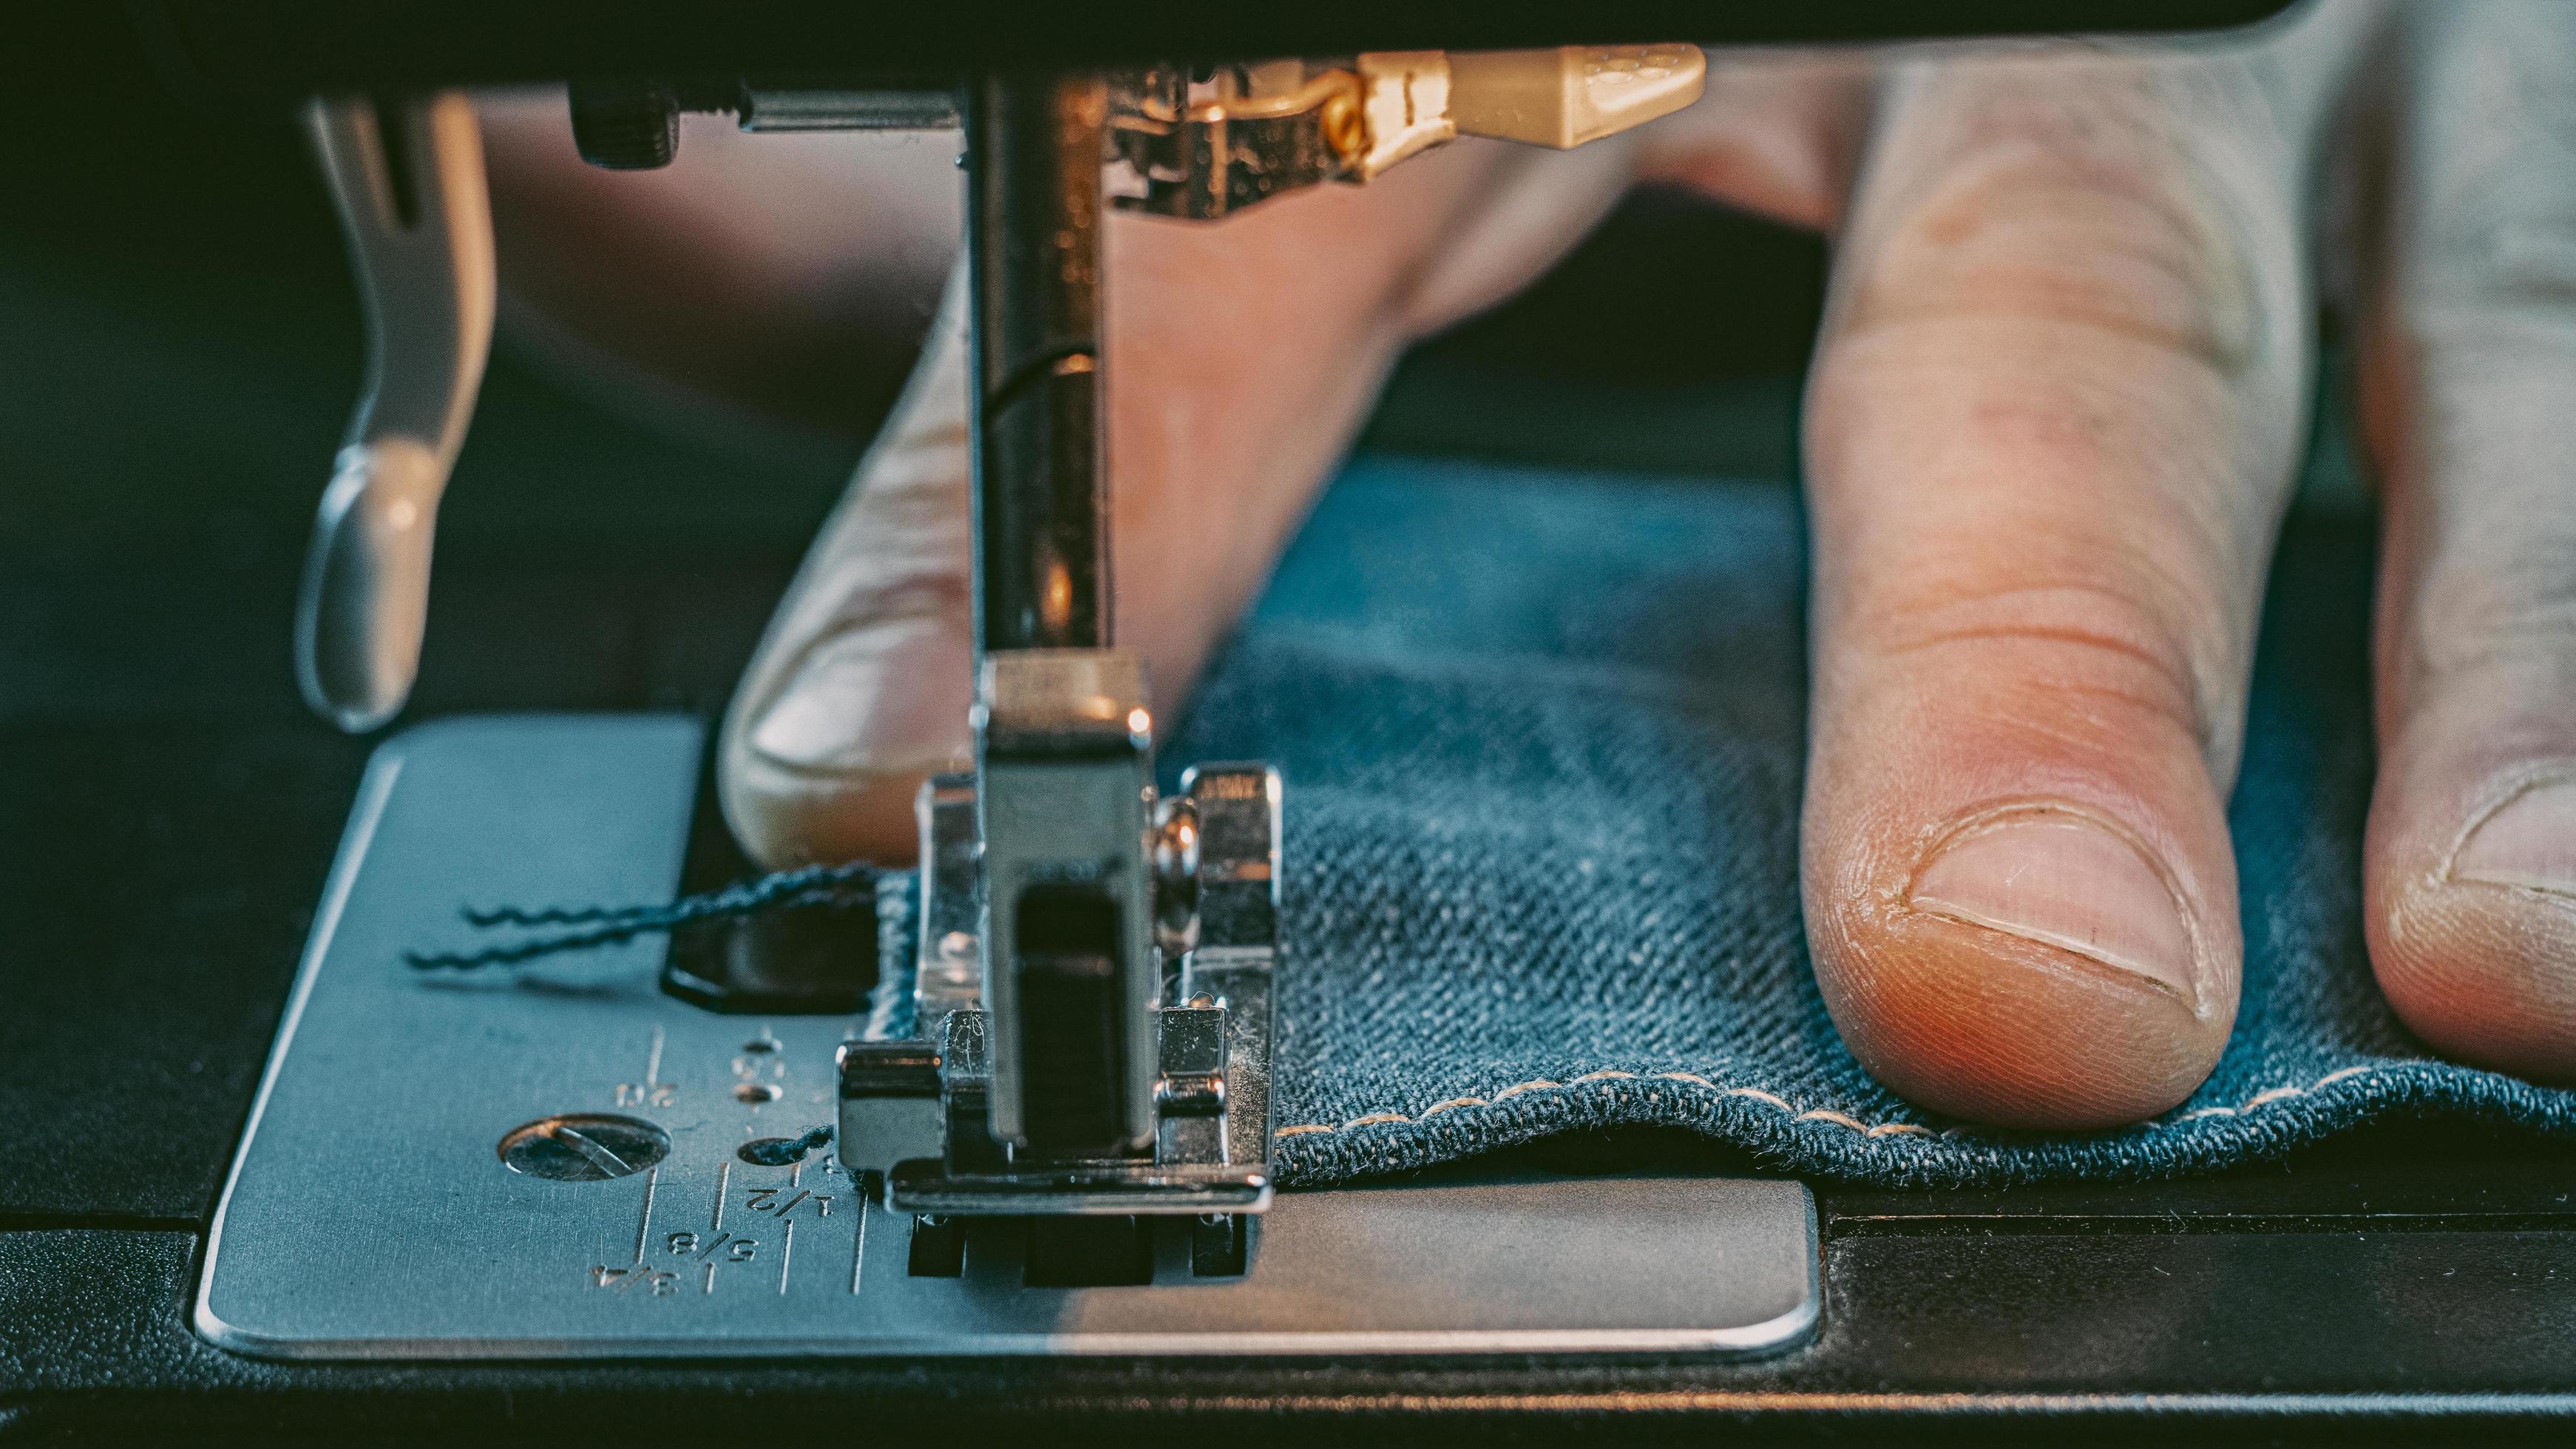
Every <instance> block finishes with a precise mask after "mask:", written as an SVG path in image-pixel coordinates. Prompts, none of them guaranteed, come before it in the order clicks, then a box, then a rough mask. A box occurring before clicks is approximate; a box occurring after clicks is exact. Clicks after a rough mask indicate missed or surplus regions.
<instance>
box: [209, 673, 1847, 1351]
mask: <svg viewBox="0 0 2576 1449" xmlns="http://www.w3.org/2000/svg"><path fill="white" fill-rule="evenodd" d="M702 743H703V742H702V739H701V735H700V730H699V728H698V726H697V724H696V723H695V722H694V721H692V720H688V719H681V718H670V717H651V716H624V717H609V716H600V717H587V718H584V717H532V716H531V717H508V718H478V719H457V720H450V721H446V722H442V723H437V724H432V725H427V726H423V727H421V728H417V729H414V730H412V731H410V732H409V733H407V734H405V735H403V736H401V737H399V738H397V739H395V740H393V741H392V742H390V743H388V744H387V745H385V746H384V747H383V748H382V749H381V750H380V751H379V752H378V753H377V756H376V759H375V761H374V763H373V765H372V767H371V768H370V770H369V771H368V774H367V778H366V782H365V784H364V785H363V787H362V788H361V790H360V793H359V799H358V804H357V808H356V811H355V812H354V814H353V816H352V819H351V821H350V825H349V830H348V834H347V837H346V838H345V839H344V841H343V842H342V845H341V851H340V857H339V860H338V862H337V863H336V864H335V866H334V868H333V871H332V876H331V880H330V884H329V886H328V888H327V890H326V892H325V895H324V898H323V902H322V908H321V910H320V912H319V913H318V915H317V917H316V920H315V924H314V930H313V937H312V941H311V944H310V946H309V948H308V950H307V954H306V958H305V961H304V965H303V969H302V972H301V973H300V974H299V976H298V977H297V980H296V986H295V991H294V994H293V996H292V998H291V1000H290V1002H289V1005H288V1009H287V1013H286V1018H285V1022H284V1024H283V1025H282V1026H281V1028H280V1030H279V1034H278V1040H277V1045H276V1048H275V1050H274V1051H273V1053H272V1054H271V1058H270V1061H269V1068H268V1075H267V1077H266V1079H265V1080H264V1081H263V1082H262V1084H261V1088H260V1093H259V1098H258V1102H257V1104H256V1106H255V1107H254V1109H253V1113H252V1120H251V1125H250V1130H249V1133H248V1136H247V1137H246V1139H245V1141H244V1143H243V1146H242V1150H241V1153H240V1156H239V1158H238V1159H237V1160H236V1161H235V1163H234V1166H233V1173H232V1177H231V1180H230V1181H229V1182H228V1183H227V1185H226V1187H225V1191H224V1197H223V1201H222V1203H221V1205H220V1206H219V1208H218V1210H217V1213H216V1217H215V1229H214V1235H213V1241H212V1243H211V1244H210V1246H209V1250H208V1253H207V1262H206V1269H205V1275H204V1278H203V1281H202V1282H201V1284H200V1285H199V1291H198V1300H197V1305H196V1323H197V1327H198V1330H199V1331H200V1332H201V1333H203V1334H204V1335H205V1336H206V1337H207V1338H209V1339H211V1340H212V1341H214V1342H215V1343H217V1344H220V1345H222V1346H224V1347H226V1348H230V1349H234V1350H237V1351H240V1352H244V1353H251V1354H258V1355H262V1356H268V1357H281V1358H319V1359H360V1358H373V1359H407V1358H513V1359H565V1358H589V1357H607V1356H618V1357H633V1356H704V1357H725V1358H736V1359H739V1358H757V1357H774V1356H791V1355H803V1356H814V1355H924V1354H1103V1353H1174V1354H1200V1353H1222V1354H1247V1353H1316V1352H1338V1353H1349V1352H1363V1353H1415V1352H1433V1353H1474V1352H1488V1351H1503V1352H1514V1353H1529V1352H1542V1353H1545V1352H1563V1353H1581V1352H1604V1351H1613V1352H1639V1351H1664V1352H1695V1353H1703V1354H1720V1355H1748V1354H1757V1353H1763V1352H1769V1351H1776V1350H1779V1349H1782V1348H1785V1347H1789V1346H1792V1345H1794V1344H1796V1343H1798V1342H1801V1341H1803V1340H1804V1339H1805V1338H1806V1337H1807V1336H1808V1335H1809V1334H1810V1333H1811V1332H1812V1330H1813V1327H1814V1324H1815V1321H1816V1315H1817V1305H1818V1298H1819V1294H1818V1288H1817V1282H1816V1264H1817V1245H1816V1237H1815V1222H1814V1208H1813V1204H1812V1202H1811V1200H1810V1199H1809V1197H1808V1195H1807V1192H1806V1189H1805V1188H1804V1187H1803V1186H1801V1185H1799V1184H1797V1183H1792V1182H1774V1181H1754V1180H1744V1179H1729V1178H1704V1177H1703V1178H1687V1177H1685V1178H1665V1179H1648V1178H1609V1179H1600V1178H1584V1179H1549V1180H1546V1181H1536V1182H1481V1183H1466V1184H1459V1185H1443V1186H1401V1187H1387V1188H1374V1189H1359V1190H1345V1191H1334V1192H1319V1193H1284V1194H1282V1195H1281V1196H1280V1197H1279V1198H1278V1200H1277V1203H1276V1206H1275V1207H1274V1208H1273V1210H1272V1211H1271V1213H1270V1214H1269V1216H1268V1218H1267V1220H1266V1221H1265V1223H1264V1225H1263V1227H1262V1230H1261V1232H1260V1233H1259V1235H1258V1237H1257V1238H1256V1240H1255V1243H1254V1248H1253V1252H1252V1256H1251V1265H1250V1269H1249V1271H1248V1272H1246V1273H1245V1274H1243V1275H1242V1276H1240V1277H1233V1278H1194V1277H1192V1276H1191V1274H1190V1271H1189V1265H1188V1262H1187V1260H1186V1257H1184V1258H1183V1259H1182V1260H1181V1261H1180V1262H1179V1263H1178V1264H1177V1265H1175V1264H1173V1263H1170V1262H1165V1263H1163V1264H1161V1265H1159V1266H1158V1267H1157V1269H1156V1271H1155V1274H1154V1280H1153V1282H1152V1283H1151V1284H1148V1285H1144V1286H1130V1287H1105V1288H1037V1287H1026V1286H1023V1284H1022V1279H1021V1274H1020V1272H1019V1265H1018V1264H1017V1263H1015V1262H1013V1261H1011V1260H1010V1257H1009V1254H1008V1253H999V1254H986V1255H981V1256H978V1255H976V1254H974V1253H972V1252H970V1255H969V1259H968V1261H967V1263H966V1267H965V1271H964V1273H963V1275H962V1276H960V1277H950V1278H936V1277H914V1276H912V1274H911V1271H910V1265H909V1264H908V1262H907V1251H906V1250H907V1247H908V1242H909V1234H910V1231H911V1227H912V1224H911V1221H910V1219H909V1218H907V1217H903V1216H900V1215H895V1214H891V1213H888V1212H886V1211H885V1210H883V1209H882V1208H864V1207H863V1206H862V1204H861V1201H860V1194H859V1193H857V1192H856V1191H854V1190H853V1187H852V1184H851V1182H850V1180H849V1178H848V1177H847V1176H846V1175H845V1174H843V1173H842V1172H841V1171H840V1169H839V1168H838V1166H837V1164H836V1163H834V1162H833V1161H832V1160H831V1158H830V1156H829V1154H828V1153H817V1154H815V1155H813V1156H811V1157H808V1158H807V1159H806V1160H805V1161H804V1162H802V1163H799V1164H796V1165H794V1166H792V1167H761V1166H755V1165H753V1164H751V1163H749V1162H747V1161H745V1160H743V1159H742V1158H741V1157H740V1156H738V1155H737V1149H739V1148H740V1147H741V1146H742V1145H743V1144H744V1143H745V1142H747V1141H750V1140H752V1139H754V1138H761V1137H776V1136H790V1135H794V1134H796V1133H800V1132H802V1131H804V1130H805V1129H806V1128H809V1127H812V1126H815V1125H819V1124H821V1123H825V1122H828V1121H830V1120H832V1115H833V1110H834V1101H833V1086H834V1083H833V1068H832V1050H833V1047H834V1046H835V1045H836V1044H837V1043H838V1042H839V1041H840V1040H841V1039H842V1037H843V1036H844V1035H845V1034H846V1033H847V1032H848V1030H849V1029H850V1027H851V1025H852V1023H851V1022H850V1021H848V1020H847V1019H844V1018H838V1017H780V1018H776V1019H772V1020H768V1021H763V1020H761V1019H759V1018H757V1017H744V1016H718V1015H714V1014H712V1013H709V1012H705V1011H702V1010H700V1009H698V1008H697V1007H694V1006H691V1005H689V1004H688V1003H686V1002H683V1001H680V1000H678V999H676V998H674V997H671V996H667V995H665V994H663V993H662V992H661V991H660V990H659V989H658V986H657V984H656V968H657V966H658V965H659V957H660V950H661V947H660V944H659V943H658V942H656V941H651V940H645V941H637V942H632V943H628V944H625V945H621V946H615V947H610V948H607V949H605V950H601V951H597V952H591V953H583V954H578V955H572V956H567V957H564V958H559V959H553V960H549V961H548V962H546V963H545V964H543V965H542V966H537V967H531V968H527V969H523V970H521V971H519V972H517V973H515V974H508V973H502V972H497V971H491V972H484V973H476V974H473V975H462V974H455V973H438V974H436V975H425V974H423V973H420V972H416V971H414V970H412V969H411V968H410V967H408V966H407V965H406V964H405V963H404V960H403V956H404V953H405V952H406V951H410V950H420V949H445V948H453V947H460V946H468V945H474V944H482V942H481V941H479V940H478V939H477V938H476V937H475V936H474V935H473V934H472V933H471V932H470V931H469V929H468V928H467V927H466V926H465V925H464V924H463V923H462V922H461V921H460V919H459V916H458V910H459V908H460V907H462V906H466V905H483V906H488V905H502V904H510V905H549V904H559V905H582V904H600V903H628V902H638V901H650V900H657V899H665V898H667V897H668V895H669V893H670V892H671V890H672V889H673V887H674V884H675V882H676V881H677V879H678V876H679V871H680V864H681V854H682V849H683V843H684V841H685V838H686V836H687V832H688V827H689V811H690V807H691V800H692V793H693V791H692V785H693V782H694V781H695V779H696V778H697V760H698V753H699V750H700V749H701V747H702ZM663 1139H667V1148H665V1147H664V1143H663ZM648 1159H650V1160H649V1161H648ZM1167 1256H1168V1255H1167Z"/></svg>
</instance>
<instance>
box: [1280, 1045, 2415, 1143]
mask: <svg viewBox="0 0 2576 1449" xmlns="http://www.w3.org/2000/svg"><path fill="white" fill-rule="evenodd" d="M2413 1065H2416V1064H2415V1063H2411V1062H2405V1063H2392V1064H2390V1065H2388V1066H2379V1067H2344V1068H2342V1069H2340V1070H2337V1071H2332V1072H2328V1073H2326V1074H2325V1075H2324V1076H2322V1077H2319V1078H2317V1079H2316V1080H2315V1081H2313V1082H2310V1083H2309V1084H2308V1085H2306V1086H2304V1087H2271V1088H2267V1089H2265V1090H2263V1091H2260V1092H2257V1093H2255V1094H2254V1095H2253V1096H2251V1097H2248V1098H2246V1099H2245V1100H2244V1101H2243V1102H2242V1103H2239V1104H2238V1105H2236V1106H2233V1107H2200V1108H2196V1109H2194V1110H2192V1111H2189V1112H2185V1113H2183V1114H2182V1115H2181V1116H2179V1117H2176V1118H2174V1119H2172V1121H2171V1122H2169V1123H2168V1122H2146V1123H2142V1124H2140V1125H2142V1126H2146V1127H2151V1128H2155V1129H2157V1130H2162V1129H2164V1128H2165V1127H2167V1126H2180V1125H2182V1124H2183V1123H2185V1122H2196V1121H2199V1120H2200V1119H2202V1118H2204V1117H2236V1116H2241V1115H2243V1114H2245V1113H2247V1112H2252V1111H2257V1110H2259V1109H2261V1108H2264V1107H2269V1106H2271V1105H2273V1104H2274V1103H2277V1102H2286V1101H2289V1100H2290V1099H2291V1098H2293V1097H2304V1096H2307V1095H2308V1094H2310V1093H2312V1092H2318V1091H2322V1090H2324V1089H2325V1088H2327V1087H2331V1086H2333V1085H2335V1084H2336V1083H2338V1082H2349V1081H2355V1080H2358V1079H2359V1078H2362V1077H2367V1076H2376V1075H2380V1074H2384V1073H2388V1072H2395V1071H2403V1070H2405V1069H2406V1068H2407V1067H2410V1066H2413ZM1640 1079H1641V1077H1640V1074H1639V1073H1636V1072H1622V1071H1617V1070H1603V1071H1598V1072H1586V1073H1584V1074H1583V1075H1582V1076H1579V1077H1576V1078H1573V1079H1572V1080H1570V1081H1563V1082H1559V1081H1552V1080H1550V1079H1549V1078H1546V1077H1534V1078H1532V1079H1530V1080H1529V1081H1526V1082H1517V1083H1514V1084H1513V1085H1511V1086H1508V1087H1505V1088H1503V1089H1502V1090H1501V1091H1499V1092H1496V1093H1495V1094H1494V1095H1493V1096H1491V1097H1476V1096H1458V1097H1451V1098H1448V1099H1446V1100H1444V1101H1439V1102H1434V1103H1432V1104H1431V1105H1430V1106H1428V1107H1425V1108H1423V1109H1422V1110H1421V1111H1420V1112H1419V1113H1416V1114H1414V1115H1412V1116H1407V1115H1406V1114H1404V1113H1402V1112H1371V1113H1368V1114H1367V1115H1365V1116H1360V1117H1354V1118H1352V1119H1351V1120H1349V1121H1348V1122H1344V1123H1341V1124H1339V1125H1335V1124H1333V1123H1330V1122H1305V1123H1300V1124H1298V1125H1297V1126H1294V1127H1281V1128H1279V1129H1277V1130H1276V1131H1274V1132H1272V1133H1271V1134H1270V1136H1271V1140H1273V1141H1277V1140H1279V1139H1281V1138H1285V1137H1304V1136H1308V1135H1311V1134H1313V1133H1317V1132H1347V1131H1350V1130H1351V1129H1352V1128H1355V1127H1375V1126H1381V1125H1384V1124H1388V1123H1397V1122H1427V1121H1429V1120H1430V1119H1432V1118H1434V1117H1437V1116H1439V1115H1440V1114H1441V1113H1443V1112H1449V1111H1454V1110H1456V1109H1458V1108H1460V1107H1490V1106H1493V1105H1495V1104H1497V1103H1499V1102H1503V1101H1505V1100H1507V1099H1509V1098H1512V1097H1517V1096H1520V1095H1521V1094H1523V1093H1525V1092H1553V1091H1564V1090H1565V1089H1567V1088H1569V1087H1579V1086H1582V1085H1584V1084H1586V1083H1588V1082H1632V1081H1638V1080H1640ZM1643 1079H1644V1080H1651V1081H1658V1082H1681V1083H1683V1084H1685V1085H1688V1086H1693V1087H1704V1088H1706V1089H1708V1090H1709V1091H1713V1092H1716V1093H1718V1094H1719V1095H1720V1096H1726V1097H1743V1098H1747V1099H1749V1100H1752V1101H1756V1102H1760V1103H1761V1104H1763V1105H1764V1106H1766V1107H1771V1108H1774V1109H1776V1110H1777V1111H1779V1113H1780V1114H1781V1115H1782V1116H1784V1117H1786V1118H1788V1119H1789V1120H1790V1121H1792V1122H1826V1123H1831V1124H1832V1125H1834V1126H1836V1127H1841V1128H1845V1129H1847V1130H1849V1131H1853V1132H1857V1133H1859V1134H1860V1135H1861V1136H1862V1137H1863V1138H1865V1139H1868V1140H1870V1141H1876V1142H1883V1141H1885V1140H1887V1139H1889V1138H1892V1137H1918V1138H1926V1139H1933V1140H1938V1139H1941V1138H1948V1137H1956V1136H1959V1135H1961V1134H1963V1133H1965V1132H1969V1131H1972V1130H1974V1129H1972V1128H1965V1127H1951V1128H1948V1129H1945V1130H1941V1131H1935V1130H1934V1129H1932V1128H1930V1127H1926V1126H1924V1125H1922V1124H1921V1123H1918V1122H1878V1123H1869V1122H1863V1121H1860V1120H1859V1119H1857V1118H1855V1117H1852V1116H1849V1115H1847V1114H1845V1113H1842V1112H1836V1111H1833V1110H1832V1109H1830V1108H1825V1107H1812V1108H1809V1109H1807V1110H1805V1111H1800V1110H1799V1109H1798V1108H1797V1107H1796V1106H1794V1105H1792V1104H1791V1103H1790V1102H1788V1101H1786V1100H1784V1099H1783V1098H1781V1097H1779V1096H1778V1095H1776V1094H1774V1093H1771V1092H1766V1091H1763V1090H1762V1089H1761V1088H1759V1087H1730V1086H1723V1085H1720V1084H1719V1083H1717V1082H1713V1081H1710V1080H1709V1079H1708V1078H1706V1077H1703V1076H1701V1075H1699V1074H1698V1073H1697V1072H1655V1073H1652V1074H1651V1075H1649V1076H1646V1077H1645V1078H1643Z"/></svg>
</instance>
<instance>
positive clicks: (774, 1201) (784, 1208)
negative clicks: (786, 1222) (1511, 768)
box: [742, 1187, 832, 1218]
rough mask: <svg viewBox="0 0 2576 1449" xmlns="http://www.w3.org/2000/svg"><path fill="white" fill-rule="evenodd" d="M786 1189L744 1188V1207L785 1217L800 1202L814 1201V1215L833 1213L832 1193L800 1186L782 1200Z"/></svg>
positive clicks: (821, 1216)
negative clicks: (819, 1191) (782, 1194)
mask: <svg viewBox="0 0 2576 1449" xmlns="http://www.w3.org/2000/svg"><path fill="white" fill-rule="evenodd" d="M786 1191H787V1189H786V1188H783V1187H753V1188H745V1189H744V1190H743V1198H742V1205H743V1207H744V1208H746V1209H748V1210H749V1211H752V1212H756V1213H774V1214H776V1215H777V1216H779V1217H781V1218H784V1217H786V1216H787V1215H788V1214H789V1213H792V1212H794V1211H796V1208H797V1205H798V1204H800V1203H812V1204H813V1205H814V1216H816V1217H818V1218H828V1217H830V1216H831V1215H832V1195H831V1194H830V1193H818V1192H816V1191H814V1190H813V1189H812V1188H810V1187H800V1188H798V1189H796V1192H795V1194H794V1195H793V1196H791V1197H787V1198H785V1199H783V1200H782V1199H781V1198H780V1196H779V1194H781V1193H784V1192H786Z"/></svg>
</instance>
